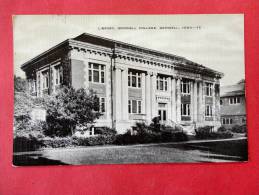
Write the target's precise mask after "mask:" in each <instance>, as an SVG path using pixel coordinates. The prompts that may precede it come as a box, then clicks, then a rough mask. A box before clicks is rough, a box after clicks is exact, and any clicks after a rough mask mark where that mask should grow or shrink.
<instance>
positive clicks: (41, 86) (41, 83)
mask: <svg viewBox="0 0 259 195" xmlns="http://www.w3.org/2000/svg"><path fill="white" fill-rule="evenodd" d="M39 74H40V97H42V96H43V77H42V72H41V71H40V72H39Z"/></svg>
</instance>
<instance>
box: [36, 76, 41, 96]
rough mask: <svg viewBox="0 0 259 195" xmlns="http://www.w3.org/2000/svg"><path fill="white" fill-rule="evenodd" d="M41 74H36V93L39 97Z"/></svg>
mask: <svg viewBox="0 0 259 195" xmlns="http://www.w3.org/2000/svg"><path fill="white" fill-rule="evenodd" d="M39 76H40V72H39V71H37V72H36V92H37V97H40V80H39Z"/></svg>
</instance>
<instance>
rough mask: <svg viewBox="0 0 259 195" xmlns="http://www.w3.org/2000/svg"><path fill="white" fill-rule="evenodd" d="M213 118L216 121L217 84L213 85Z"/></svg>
mask: <svg viewBox="0 0 259 195" xmlns="http://www.w3.org/2000/svg"><path fill="white" fill-rule="evenodd" d="M211 95H212V117H213V121H214V122H215V121H216V97H215V83H213V84H212V94H211Z"/></svg>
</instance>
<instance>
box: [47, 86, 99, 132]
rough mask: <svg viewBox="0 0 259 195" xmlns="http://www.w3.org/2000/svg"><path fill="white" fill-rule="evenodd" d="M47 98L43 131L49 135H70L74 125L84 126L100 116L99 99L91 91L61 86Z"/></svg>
mask: <svg viewBox="0 0 259 195" xmlns="http://www.w3.org/2000/svg"><path fill="white" fill-rule="evenodd" d="M48 98H49V99H48V101H47V124H48V128H47V130H46V132H45V133H46V134H47V135H49V136H67V135H69V134H70V135H71V134H73V132H74V130H75V128H76V127H80V128H86V127H87V125H88V124H92V123H94V121H95V120H96V119H98V118H99V117H100V116H101V113H100V112H99V100H98V97H97V95H96V94H95V93H94V92H93V91H87V90H85V89H83V88H81V89H78V90H75V89H74V88H71V87H63V88H61V89H60V90H59V91H58V92H57V93H56V94H55V95H52V96H49V97H48Z"/></svg>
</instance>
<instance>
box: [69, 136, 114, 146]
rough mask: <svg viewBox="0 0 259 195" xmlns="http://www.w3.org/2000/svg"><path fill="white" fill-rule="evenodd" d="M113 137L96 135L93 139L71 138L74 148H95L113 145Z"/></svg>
mask: <svg viewBox="0 0 259 195" xmlns="http://www.w3.org/2000/svg"><path fill="white" fill-rule="evenodd" d="M115 139H116V137H115V135H98V136H93V137H73V138H72V140H73V142H72V143H73V145H75V146H96V145H105V144H112V143H114V141H115Z"/></svg>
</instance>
